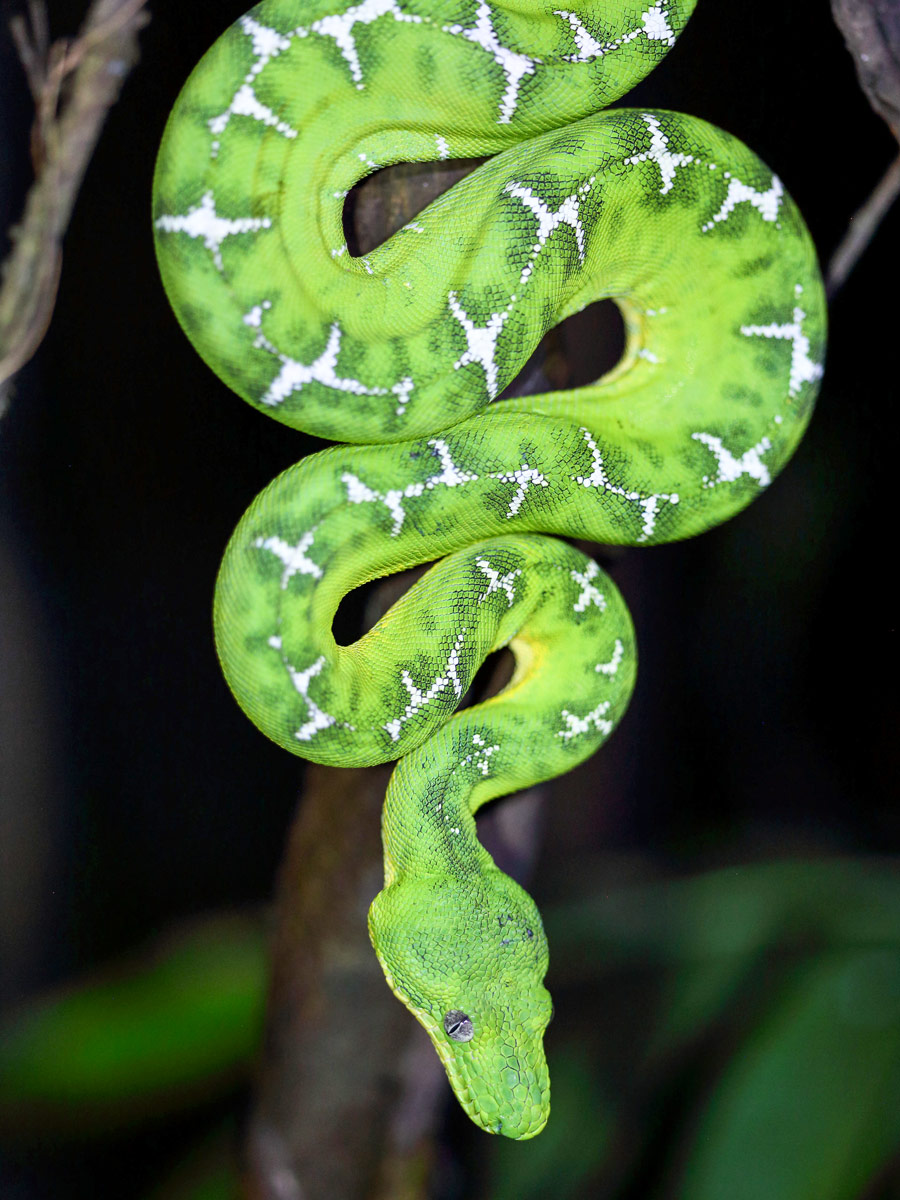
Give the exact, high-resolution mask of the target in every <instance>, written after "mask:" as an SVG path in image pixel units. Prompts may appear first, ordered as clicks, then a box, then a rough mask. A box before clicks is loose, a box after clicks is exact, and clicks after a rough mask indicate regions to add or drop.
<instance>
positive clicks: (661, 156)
mask: <svg viewBox="0 0 900 1200" xmlns="http://www.w3.org/2000/svg"><path fill="white" fill-rule="evenodd" d="M642 119H643V120H644V121H645V122H646V124H647V125H648V126H649V128H650V149H649V150H645V151H643V152H642V153H641V154H632V156H631V157H630V158H626V159H625V164H626V166H631V165H632V164H634V163H640V162H647V161H648V160H652V161H653V162H655V163H656V165H657V166H658V167H659V174H660V178H661V179H662V187H661V188H660V189H659V191H660V195H663V196H664V195H665V194H666V192H669V191H671V190H672V184H673V183H674V182H675V172H676V171H677V170H678V168H679V167H686V166H688V164H689V163H692V162H693V161H694V156H693V154H677V153H673V152H672V151H671V150H670V149H669V140H668V138H667V137H666V135H665V134H664V133H663V131H662V127H661V125H660V123H659V119H658V118H657V117H654V116H652V115H651V114H650V113H644V114H643V117H642Z"/></svg>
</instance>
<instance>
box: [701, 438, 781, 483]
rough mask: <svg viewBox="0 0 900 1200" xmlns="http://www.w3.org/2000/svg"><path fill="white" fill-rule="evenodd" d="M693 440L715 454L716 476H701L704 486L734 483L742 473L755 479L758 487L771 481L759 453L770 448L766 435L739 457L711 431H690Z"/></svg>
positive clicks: (770, 444) (767, 469)
mask: <svg viewBox="0 0 900 1200" xmlns="http://www.w3.org/2000/svg"><path fill="white" fill-rule="evenodd" d="M691 437H692V438H693V439H694V441H697V442H702V443H703V445H704V446H707V447H708V448H709V449H710V450H712V452H713V454H714V455H715V456H716V467H717V470H716V476H715V478H714V479H712V478H710V476H709V475H704V476H703V486H704V487H710V488H711V487H715V486H716V484H717V483H734V482H735V480H737V479H740V477H741V476H742V475H749V476H750V478H751V479H755V480H756V482H757V483H758V484H759V486H760V487H768V485H769V484H770V483H771V482H772V477H771V475H770V474H769V468H768V467H767V466H766V464H765V463H764V462H763V461H762V458H761V457H760V455H762V454H764V453H765V452H766V451H767V450H771V449H772V443H771V442H770V441H769V439H768V438H767V437H764V438H761V439H760V440H759V441H758V442H757V443H756V445H755V446H751V448H750V449H749V450H745V451H744V453H743V454H742V455H741V457H740V458H736V457H735V456H734V455H733V454H732V453H731V451H730V450H728V449H727V448H726V447H725V446H724V445H723V444H722V439H721V438H720V437H716V436H714V435H713V434H711V433H692V434H691Z"/></svg>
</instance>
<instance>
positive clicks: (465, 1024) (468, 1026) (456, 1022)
mask: <svg viewBox="0 0 900 1200" xmlns="http://www.w3.org/2000/svg"><path fill="white" fill-rule="evenodd" d="M444 1030H445V1032H446V1033H447V1034H448V1035H449V1036H450V1037H452V1038H453V1040H454V1042H471V1040H472V1038H473V1037H474V1036H475V1026H474V1025H473V1024H472V1019H471V1017H467V1016H466V1014H465V1013H464V1012H460V1011H459V1009H458V1008H451V1010H450V1011H449V1012H448V1013H445V1014H444Z"/></svg>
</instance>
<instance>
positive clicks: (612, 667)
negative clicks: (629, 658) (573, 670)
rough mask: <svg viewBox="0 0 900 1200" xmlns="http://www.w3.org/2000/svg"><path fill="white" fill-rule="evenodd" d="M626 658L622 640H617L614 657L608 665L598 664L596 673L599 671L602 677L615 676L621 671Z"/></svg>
mask: <svg viewBox="0 0 900 1200" xmlns="http://www.w3.org/2000/svg"><path fill="white" fill-rule="evenodd" d="M624 657H625V647H624V646H623V645H622V639H621V638H616V644H615V645H614V646H613V656H612V658H611V659H610V660H609V662H608V663H597V665H596V667H594V670H595V671H599V672H600V674H601V675H609V676H613V675H615V674H616V672H617V671H618V669H619V666H620V664H621V662H622V659H623V658H624Z"/></svg>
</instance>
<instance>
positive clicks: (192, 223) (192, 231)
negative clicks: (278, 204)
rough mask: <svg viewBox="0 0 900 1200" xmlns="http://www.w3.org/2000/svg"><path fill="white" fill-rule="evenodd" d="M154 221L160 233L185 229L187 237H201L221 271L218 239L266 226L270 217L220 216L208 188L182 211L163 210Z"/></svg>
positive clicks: (251, 231)
mask: <svg viewBox="0 0 900 1200" xmlns="http://www.w3.org/2000/svg"><path fill="white" fill-rule="evenodd" d="M154 225H155V227H156V228H157V229H161V230H163V232H164V233H186V234H187V235H188V237H192V238H202V239H203V244H204V246H205V247H206V249H207V250H209V251H210V252H211V253H212V256H213V262H214V263H215V265H216V268H217V269H218V270H219V271H222V270H224V267H223V264H222V243H223V242H224V241H225V239H226V238H227V237H234V236H236V235H237V234H241V233H257V232H258V231H259V230H260V229H270V228H271V226H272V221H271V218H270V217H220V216H219V214H218V213H217V212H216V201H215V197H214V196H213V194H212V192H211V191H210V192H205V193H204V195H203V198H202V200H201V201H200V203H199V204H195V205H194V207H193V208H189V209H188V210H187V212H186V213H182V214H178V215H174V214H169V213H164V214H163V215H162V216H159V217H157V218H156V220H155V222H154Z"/></svg>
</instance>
